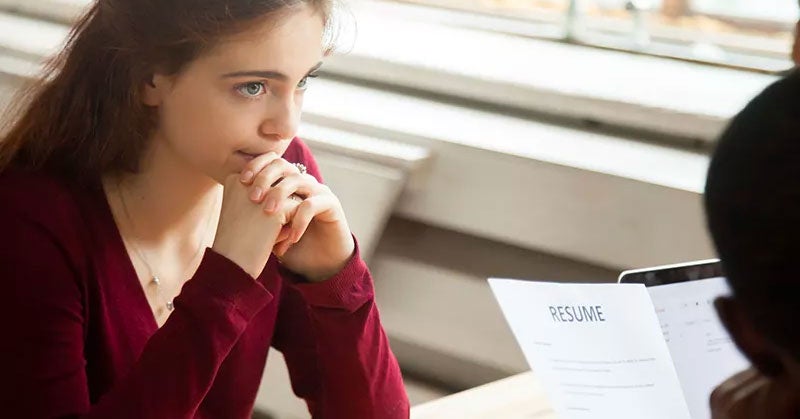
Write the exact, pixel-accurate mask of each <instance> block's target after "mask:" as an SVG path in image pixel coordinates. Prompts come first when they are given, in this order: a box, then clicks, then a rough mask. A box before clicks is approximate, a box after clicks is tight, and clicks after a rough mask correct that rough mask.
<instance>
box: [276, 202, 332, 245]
mask: <svg viewBox="0 0 800 419" xmlns="http://www.w3.org/2000/svg"><path fill="white" fill-rule="evenodd" d="M335 204H336V202H335V200H334V199H333V197H332V196H330V195H317V196H312V197H310V198H307V199H306V200H305V201H303V202H302V203H301V204H300V206H299V207H298V208H297V212H296V213H295V214H294V217H293V218H292V222H291V226H290V227H291V235H290V236H289V239H288V241H289V242H291V243H292V244H294V243H297V242H299V241H300V239H301V238H302V237H303V235H304V234H305V233H306V230H307V229H308V226H309V225H310V224H311V221H312V220H313V219H314V217H316V216H317V215H319V214H322V213H325V212H326V211H329V210H331V209H332V208H334V206H335Z"/></svg>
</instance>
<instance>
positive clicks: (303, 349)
mask: <svg viewBox="0 0 800 419" xmlns="http://www.w3.org/2000/svg"><path fill="white" fill-rule="evenodd" d="M301 145H302V144H301ZM301 151H302V153H300V155H299V156H297V157H298V158H296V159H295V160H297V162H300V163H303V164H305V165H306V167H307V168H308V172H309V173H310V174H311V175H313V176H315V177H316V178H317V179H321V177H320V175H319V168H318V166H317V164H316V162H315V161H314V159H313V157H312V156H311V154H310V152H309V151H308V149H307V148H305V146H302V147H301ZM279 272H280V274H281V276H282V278H283V280H284V284H285V287H284V291H283V295H282V296H281V302H280V308H279V312H278V319H277V325H276V333H275V336H274V339H273V346H274V347H275V348H276V349H278V350H280V351H281V352H282V353H283V355H284V358H285V359H286V364H287V366H288V369H289V374H290V377H291V380H292V387H293V390H294V392H295V394H297V395H298V396H299V397H301V398H303V399H305V400H306V403H307V404H308V407H309V410H310V411H311V414H312V415H313V417H314V418H326V419H328V418H349V419H371V418H376V419H377V418H380V419H394V418H407V417H408V416H409V402H408V396H407V395H406V391H405V388H404V386H403V380H402V375H401V373H400V368H399V366H398V364H397V360H396V359H395V357H394V355H393V354H392V351H391V349H390V347H389V341H388V339H387V337H386V333H385V332H384V330H383V327H382V326H381V321H380V316H379V313H378V308H377V306H376V305H375V294H374V288H373V283H372V277H371V275H370V273H369V270H368V269H367V266H366V264H365V263H364V261H363V260H362V259H361V257H360V255H359V253H358V247H356V251H355V253H354V255H353V256H352V258H351V259H350V261H349V262H348V263H347V265H346V266H345V267H344V269H342V270H341V271H340V272H339V273H338V274H336V275H335V276H334V277H332V278H329V279H327V280H325V281H323V282H319V283H308V282H306V281H305V280H304V279H303V278H301V277H299V276H297V275H295V274H294V273H292V272H289V271H288V270H286V269H284V268H282V267H281V268H279Z"/></svg>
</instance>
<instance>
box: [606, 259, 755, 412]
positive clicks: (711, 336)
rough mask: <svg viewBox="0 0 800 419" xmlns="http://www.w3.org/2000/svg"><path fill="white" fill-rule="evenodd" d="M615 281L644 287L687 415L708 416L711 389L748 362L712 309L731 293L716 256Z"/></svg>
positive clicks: (641, 271)
mask: <svg viewBox="0 0 800 419" xmlns="http://www.w3.org/2000/svg"><path fill="white" fill-rule="evenodd" d="M619 283H623V284H626V283H634V284H643V285H645V286H646V287H647V291H648V292H649V294H650V298H651V300H652V302H653V306H654V307H655V310H656V316H657V317H658V320H659V322H660V324H661V330H662V333H663V335H664V340H665V341H666V342H667V347H668V348H669V352H670V355H671V356H672V360H673V363H674V365H675V370H676V372H677V374H678V380H679V381H680V383H681V386H682V388H683V392H684V397H685V398H686V403H687V405H688V407H689V412H690V414H691V417H692V419H707V418H710V417H711V414H710V410H709V397H710V395H711V392H712V391H713V390H714V388H716V386H717V385H719V384H720V383H722V382H723V381H725V379H727V378H728V377H730V376H732V375H734V374H735V373H737V372H739V371H742V370H744V369H746V368H747V367H748V366H749V362H748V361H747V359H746V358H745V357H744V356H743V355H742V354H741V353H740V352H739V350H738V348H737V347H736V346H735V344H734V343H733V341H732V340H731V338H730V336H729V335H728V333H727V331H726V330H725V328H724V327H723V325H722V323H721V322H720V320H719V317H718V316H717V313H716V311H715V309H714V300H715V299H716V298H717V297H720V296H723V295H728V294H730V289H729V287H728V284H727V282H726V281H725V278H724V277H723V274H722V266H721V264H720V262H719V260H717V259H711V260H703V261H696V262H689V263H682V264H676V265H667V266H658V267H653V268H646V269H636V270H630V271H625V272H623V273H622V274H621V275H620V276H619Z"/></svg>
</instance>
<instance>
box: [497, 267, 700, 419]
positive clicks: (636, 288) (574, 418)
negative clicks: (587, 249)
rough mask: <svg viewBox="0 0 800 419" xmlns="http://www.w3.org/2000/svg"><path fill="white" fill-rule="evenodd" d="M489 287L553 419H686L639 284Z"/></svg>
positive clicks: (503, 282)
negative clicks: (555, 417)
mask: <svg viewBox="0 0 800 419" xmlns="http://www.w3.org/2000/svg"><path fill="white" fill-rule="evenodd" d="M489 284H490V285H491V288H492V291H493V292H494V294H495V297H496V298H497V300H498V301H499V303H500V306H501V308H502V310H503V314H504V315H505V317H506V320H507V321H508V323H509V325H510V326H511V329H512V331H513V332H514V335H515V336H516V338H517V341H518V342H519V344H520V347H521V348H522V351H523V353H524V354H525V357H526V359H527V361H528V364H529V365H530V366H531V369H532V370H533V371H534V373H535V374H536V377H537V378H538V379H539V380H540V382H541V383H542V384H543V387H544V388H545V391H546V392H547V393H548V396H549V398H550V401H551V402H552V403H553V408H554V409H555V410H556V413H557V414H558V416H559V418H563V419H605V418H608V419H643V418H647V419H689V410H688V407H687V405H686V401H685V400H684V397H683V392H682V390H681V386H680V383H679V381H678V376H677V374H676V372H675V368H674V366H673V363H672V359H671V358H670V354H669V349H668V348H667V344H666V342H665V341H664V339H663V337H662V333H661V328H660V325H659V322H658V318H657V317H656V313H655V309H654V308H653V304H652V303H651V301H650V296H649V294H648V292H647V289H646V288H645V287H644V286H643V285H639V284H559V283H544V282H530V281H517V280H508V279H490V280H489ZM566 307H572V308H573V309H567V308H566ZM579 317H580V318H581V321H577V320H578V318H579ZM570 320H572V321H570Z"/></svg>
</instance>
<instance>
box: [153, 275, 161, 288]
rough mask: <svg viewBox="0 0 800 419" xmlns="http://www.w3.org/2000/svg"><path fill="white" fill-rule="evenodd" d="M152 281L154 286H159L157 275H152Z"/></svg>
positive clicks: (159, 281)
mask: <svg viewBox="0 0 800 419" xmlns="http://www.w3.org/2000/svg"><path fill="white" fill-rule="evenodd" d="M153 283H154V284H156V286H159V285H161V280H160V279H158V277H157V276H155V275H153Z"/></svg>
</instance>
